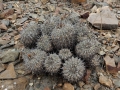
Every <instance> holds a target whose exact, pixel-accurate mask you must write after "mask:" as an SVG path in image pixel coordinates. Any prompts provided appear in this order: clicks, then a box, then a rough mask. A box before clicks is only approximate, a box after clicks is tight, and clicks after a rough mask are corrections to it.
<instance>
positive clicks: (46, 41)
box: [37, 35, 53, 52]
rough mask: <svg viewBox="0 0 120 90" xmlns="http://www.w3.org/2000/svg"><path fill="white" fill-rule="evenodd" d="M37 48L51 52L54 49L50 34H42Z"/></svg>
mask: <svg viewBox="0 0 120 90" xmlns="http://www.w3.org/2000/svg"><path fill="white" fill-rule="evenodd" d="M37 48H38V49H41V50H43V51H46V52H49V51H51V50H52V49H53V47H52V44H51V41H50V38H49V36H48V35H42V36H41V37H40V38H39V39H38V42H37Z"/></svg>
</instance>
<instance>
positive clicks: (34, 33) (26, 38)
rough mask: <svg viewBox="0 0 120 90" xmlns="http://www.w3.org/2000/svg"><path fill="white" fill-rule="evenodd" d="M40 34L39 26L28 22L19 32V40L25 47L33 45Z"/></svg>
mask: <svg viewBox="0 0 120 90" xmlns="http://www.w3.org/2000/svg"><path fill="white" fill-rule="evenodd" d="M40 35H41V30H40V26H39V25H37V24H33V25H31V24H30V25H28V26H27V27H26V28H25V29H24V30H23V31H22V32H21V42H22V43H23V44H24V46H25V47H30V48H31V47H34V46H35V45H36V42H37V39H38V37H39V36H40Z"/></svg>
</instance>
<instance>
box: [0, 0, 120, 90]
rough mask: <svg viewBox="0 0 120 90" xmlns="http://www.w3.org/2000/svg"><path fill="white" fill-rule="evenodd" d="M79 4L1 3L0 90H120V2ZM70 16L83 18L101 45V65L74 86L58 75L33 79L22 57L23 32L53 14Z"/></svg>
mask: <svg viewBox="0 0 120 90" xmlns="http://www.w3.org/2000/svg"><path fill="white" fill-rule="evenodd" d="M0 1H1V0H0ZM79 2H81V4H79V5H76V4H71V3H69V2H65V1H60V0H58V1H56V0H50V1H48V0H28V1H27V0H25V1H9V0H5V1H3V2H2V1H1V2H0V22H1V23H0V90H120V1H119V0H114V2H113V1H112V0H88V1H87V2H84V0H79ZM77 3H78V2H77ZM70 12H72V14H73V16H77V17H80V22H81V23H85V24H86V25H87V26H88V27H89V29H90V31H91V32H93V33H94V34H95V35H96V36H97V40H98V41H99V42H100V43H101V44H102V47H101V50H100V52H99V53H98V57H96V58H95V59H98V58H99V60H100V62H101V65H100V66H99V67H96V69H89V68H88V69H87V71H86V74H85V76H84V77H83V79H82V80H81V81H78V82H75V83H70V82H68V81H67V80H65V79H63V77H61V76H60V75H59V74H55V75H50V74H48V73H41V74H40V75H32V74H31V72H30V71H27V70H26V68H25V67H24V62H23V59H22V57H21V51H22V50H23V49H24V46H23V45H22V44H21V42H20V32H21V31H22V30H24V28H25V27H26V25H27V24H28V23H41V22H44V21H45V20H46V19H47V17H46V16H47V15H48V14H50V13H53V14H59V13H60V14H63V15H64V14H69V13H70ZM93 13H94V14H93ZM109 17H110V18H109Z"/></svg>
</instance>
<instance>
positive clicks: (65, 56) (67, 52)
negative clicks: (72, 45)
mask: <svg viewBox="0 0 120 90" xmlns="http://www.w3.org/2000/svg"><path fill="white" fill-rule="evenodd" d="M59 57H60V58H61V59H62V60H68V58H70V57H72V53H71V51H70V50H69V49H61V50H60V51H59Z"/></svg>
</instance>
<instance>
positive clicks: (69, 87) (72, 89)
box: [63, 83, 74, 90]
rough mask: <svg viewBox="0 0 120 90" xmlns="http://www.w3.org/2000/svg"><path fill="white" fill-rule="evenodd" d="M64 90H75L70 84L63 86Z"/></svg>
mask: <svg viewBox="0 0 120 90" xmlns="http://www.w3.org/2000/svg"><path fill="white" fill-rule="evenodd" d="M63 90H74V86H73V85H72V84H70V83H65V84H64V85H63Z"/></svg>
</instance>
